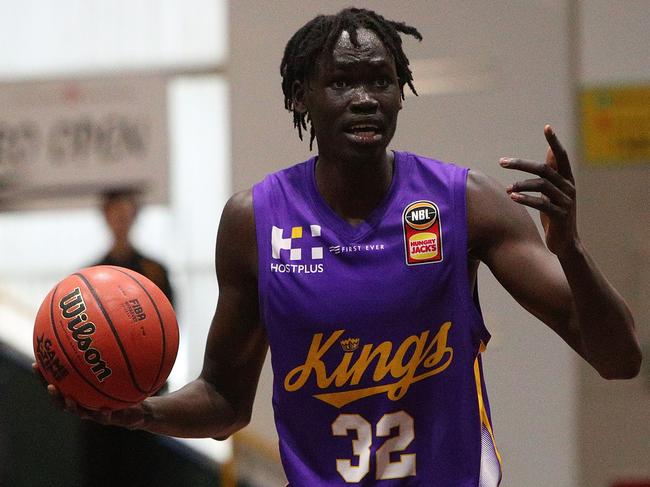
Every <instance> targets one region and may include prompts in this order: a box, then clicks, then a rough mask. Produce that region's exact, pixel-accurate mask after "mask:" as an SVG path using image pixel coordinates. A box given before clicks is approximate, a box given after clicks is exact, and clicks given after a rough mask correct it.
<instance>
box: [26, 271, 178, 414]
mask: <svg viewBox="0 0 650 487" xmlns="http://www.w3.org/2000/svg"><path fill="white" fill-rule="evenodd" d="M178 338H179V336H178V325H177V323H176V315H175V314H174V309H173V308H172V305H171V303H170V302H169V300H168V299H167V297H166V296H165V295H164V294H163V292H162V291H161V290H160V289H159V288H158V287H157V286H156V285H155V284H154V283H153V282H151V281H150V280H149V279H147V278H146V277H144V276H142V275H140V274H138V273H137V272H133V271H131V270H129V269H125V268H122V267H116V266H95V267H88V268H86V269H82V270H80V271H78V272H75V273H74V274H72V275H70V276H68V277H66V278H65V279H63V280H62V281H61V282H59V283H58V284H57V285H56V286H54V289H52V290H51V291H50V292H49V294H48V295H47V297H46V298H45V300H44V301H43V303H42V304H41V307H40V309H39V310H38V314H37V315H36V321H35V324H34V354H35V356H36V360H37V362H38V366H39V369H40V371H41V373H42V374H43V376H44V377H45V379H46V380H47V382H48V383H50V384H54V385H55V386H56V387H57V388H58V389H59V391H60V392H61V394H63V396H65V397H69V398H71V399H73V400H74V401H76V402H77V403H79V405H81V406H83V407H86V408H88V409H122V408H125V407H127V406H130V405H133V404H136V403H138V402H140V401H142V400H143V399H144V398H146V397H148V396H150V395H153V394H154V393H155V392H156V391H157V390H158V389H160V387H162V385H163V384H164V383H165V381H166V380H167V376H168V375H169V373H170V372H171V369H172V366H173V365H174V361H175V360H176V353H177V351H178Z"/></svg>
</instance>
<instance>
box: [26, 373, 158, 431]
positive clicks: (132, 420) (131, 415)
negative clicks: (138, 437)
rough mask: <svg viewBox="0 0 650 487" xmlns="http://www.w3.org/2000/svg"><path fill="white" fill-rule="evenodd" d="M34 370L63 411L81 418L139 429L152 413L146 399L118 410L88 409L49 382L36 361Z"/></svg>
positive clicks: (56, 404)
mask: <svg viewBox="0 0 650 487" xmlns="http://www.w3.org/2000/svg"><path fill="white" fill-rule="evenodd" d="M32 370H33V371H34V374H35V375H36V376H37V377H38V378H39V379H40V381H41V382H42V383H43V385H44V386H45V387H46V388H47V393H48V395H49V396H50V398H51V399H52V402H53V403H54V405H55V406H56V407H57V408H59V409H61V410H63V411H67V412H69V413H72V414H75V415H76V416H78V417H79V418H81V419H89V420H92V421H95V422H97V423H101V424H105V425H112V426H122V427H124V428H128V429H139V428H142V427H143V426H144V425H145V424H146V422H147V419H148V418H149V415H150V413H151V411H150V409H149V408H148V407H147V405H146V404H145V402H144V401H143V402H141V403H140V404H136V405H135V406H131V407H128V408H125V409H120V410H117V411H110V410H105V411H94V410H92V409H86V408H84V407H82V406H80V405H79V404H77V403H76V402H75V401H73V400H72V399H70V398H66V397H64V396H63V395H62V394H61V393H60V392H59V390H58V389H57V387H56V386H55V385H53V384H48V383H47V381H46V380H45V378H44V377H43V374H41V371H40V370H39V369H38V365H37V364H36V363H33V364H32Z"/></svg>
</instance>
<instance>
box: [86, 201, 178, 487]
mask: <svg viewBox="0 0 650 487" xmlns="http://www.w3.org/2000/svg"><path fill="white" fill-rule="evenodd" d="M101 209H102V213H103V215H104V219H105V221H106V224H107V225H108V228H109V229H110V231H111V234H112V236H113V244H112V246H111V248H110V250H109V251H108V253H107V254H106V255H105V256H104V257H103V258H102V259H101V260H100V261H99V262H96V263H94V264H93V265H115V266H120V267H126V268H127V269H131V270H133V271H135V272H138V273H140V274H142V275H143V276H145V277H147V278H149V279H150V280H151V281H153V282H154V284H156V286H158V287H159V288H160V289H161V290H162V291H163V292H164V293H165V295H166V296H167V298H169V301H170V302H171V303H172V305H173V304H174V298H173V293H172V288H171V285H170V282H169V277H168V273H167V269H166V268H165V266H163V265H162V264H161V263H159V262H156V261H155V260H153V259H150V258H148V257H145V256H144V255H142V254H141V253H140V252H139V251H138V250H137V249H136V248H135V247H134V246H133V244H132V243H131V241H130V240H129V233H130V231H131V228H132V227H133V224H134V223H135V220H136V217H137V215H138V210H139V202H138V194H137V193H136V192H135V191H134V190H130V189H118V190H111V191H108V192H106V193H104V194H103V200H102V207H101ZM166 391H167V384H165V385H164V386H163V387H162V388H161V389H160V390H159V391H158V393H157V395H160V394H163V393H164V392H166ZM81 443H82V451H84V452H95V453H96V454H94V455H93V456H92V459H90V458H89V459H87V461H84V462H83V465H85V466H86V467H85V469H84V486H85V487H102V486H106V487H108V486H111V487H118V486H119V487H140V486H145V485H149V483H150V482H151V481H152V480H154V479H156V472H157V471H158V469H157V467H156V465H155V464H154V462H155V460H154V458H155V455H153V454H152V451H151V450H152V448H155V447H156V446H157V441H156V437H155V435H153V434H151V433H149V432H147V431H129V430H127V429H124V428H120V427H117V426H103V425H100V424H97V423H93V422H91V421H84V422H83V423H82V427H81Z"/></svg>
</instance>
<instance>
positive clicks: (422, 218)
mask: <svg viewBox="0 0 650 487" xmlns="http://www.w3.org/2000/svg"><path fill="white" fill-rule="evenodd" d="M402 225H403V227H404V250H405V252H406V264H407V265H419V264H429V263H432V262H440V261H441V260H442V225H441V223H440V212H439V211H438V207H437V206H436V204H435V203H433V202H431V201H426V200H420V201H415V202H413V203H411V204H409V205H408V206H407V207H406V208H404V213H403V216H402Z"/></svg>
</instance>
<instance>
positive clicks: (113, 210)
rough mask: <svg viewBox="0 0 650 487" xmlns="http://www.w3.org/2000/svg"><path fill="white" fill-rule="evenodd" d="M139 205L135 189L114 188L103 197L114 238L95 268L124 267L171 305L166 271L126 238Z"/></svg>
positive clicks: (170, 292) (171, 298) (172, 299)
mask: <svg viewBox="0 0 650 487" xmlns="http://www.w3.org/2000/svg"><path fill="white" fill-rule="evenodd" d="M139 206H140V205H139V201H138V193H137V191H136V190H134V189H115V190H110V191H107V192H105V193H104V194H103V202H102V213H103V215H104V220H105V221H106V225H107V226H108V228H109V229H110V231H111V235H112V236H113V243H112V245H111V248H110V250H109V251H108V253H107V254H106V255H105V256H104V257H102V259H101V260H100V261H99V262H97V263H96V264H94V265H115V266H120V267H126V268H127V269H131V270H133V271H135V272H138V273H140V274H142V275H143V276H145V277H147V278H149V279H150V280H151V281H153V283H154V284H156V286H158V287H159V288H160V289H161V290H162V292H164V293H165V295H166V296H167V298H168V299H169V301H171V303H172V305H173V304H174V296H173V292H172V287H171V284H170V282H169V273H168V272H167V268H166V267H165V266H164V265H163V264H161V263H160V262H157V261H155V260H153V259H151V258H149V257H146V256H144V255H142V254H141V253H140V252H139V251H138V250H137V249H136V248H135V247H134V246H133V244H132V243H131V240H130V239H129V233H130V232H131V228H132V227H133V224H134V222H135V220H136V218H137V216H138V210H139Z"/></svg>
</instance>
